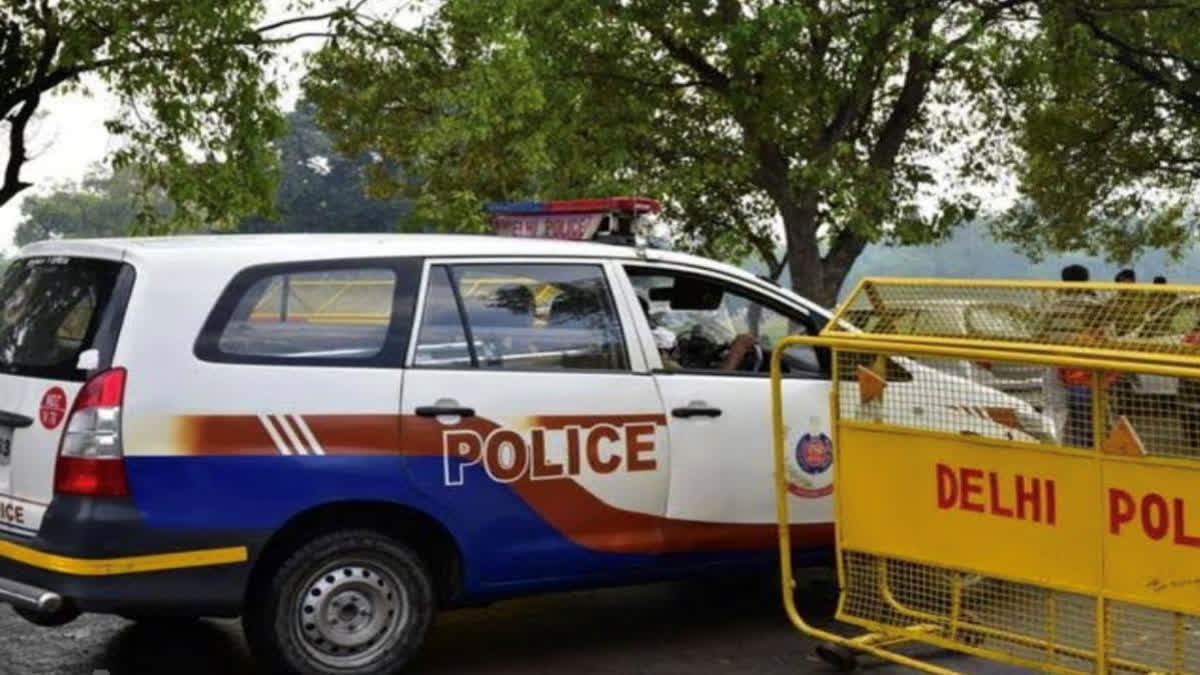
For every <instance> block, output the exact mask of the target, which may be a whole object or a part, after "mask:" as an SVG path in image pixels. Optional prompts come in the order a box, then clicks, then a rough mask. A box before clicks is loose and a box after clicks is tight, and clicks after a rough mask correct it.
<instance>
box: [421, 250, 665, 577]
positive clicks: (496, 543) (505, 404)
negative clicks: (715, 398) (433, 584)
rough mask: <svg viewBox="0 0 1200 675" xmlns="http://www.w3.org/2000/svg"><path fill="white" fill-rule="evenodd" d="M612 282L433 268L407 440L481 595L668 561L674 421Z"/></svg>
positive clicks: (592, 268) (546, 268)
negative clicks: (495, 586)
mask: <svg viewBox="0 0 1200 675" xmlns="http://www.w3.org/2000/svg"><path fill="white" fill-rule="evenodd" d="M610 273H611V270H610V265H609V264H608V263H606V262H604V261H601V260H579V259H562V260H544V259H543V260H524V261H522V260H507V259H502V260H497V259H492V260H471V261H468V260H462V259H456V260H442V261H438V260H434V261H430V262H429V263H428V264H427V266H426V269H425V279H424V282H423V291H422V294H421V297H422V299H421V302H420V306H419V310H418V311H419V315H418V323H417V325H418V330H417V334H416V336H415V338H414V339H413V340H412V346H411V348H410V355H409V362H408V368H407V370H406V376H405V383H404V393H403V397H402V404H401V409H402V413H403V418H404V422H403V426H402V434H403V442H404V445H405V447H406V448H408V449H409V450H408V453H407V454H408V469H409V472H410V475H411V480H412V481H413V482H414V483H415V484H416V485H418V486H420V489H422V490H423V491H425V493H426V495H427V496H428V497H429V498H430V499H431V500H433V501H434V502H435V503H437V504H439V505H440V508H441V509H442V510H443V511H444V512H445V513H446V514H449V515H448V517H449V518H451V519H453V521H454V522H456V523H457V528H458V529H459V531H461V532H464V533H465V535H466V536H465V540H466V544H465V545H466V546H467V548H468V549H469V550H468V558H469V559H470V560H472V561H476V562H477V563H478V567H477V568H476V569H477V570H478V571H479V579H478V580H480V581H482V582H483V583H502V582H513V581H517V580H523V579H534V578H566V577H575V576H581V575H589V574H605V575H613V576H620V575H621V574H622V573H623V572H624V571H625V570H627V569H629V568H636V567H642V566H649V565H652V564H654V560H655V558H654V556H655V554H657V553H658V552H659V551H660V550H661V520H662V517H663V516H664V514H665V511H666V504H667V487H668V477H669V475H670V470H669V469H670V467H669V462H670V458H669V455H668V445H667V442H668V439H667V432H666V418H665V417H664V415H663V410H662V407H661V403H660V401H659V397H658V392H657V390H656V389H655V386H654V380H653V379H652V378H651V377H649V376H648V373H647V372H646V368H645V363H644V360H643V357H642V354H641V352H640V351H639V350H638V349H637V348H636V341H635V340H632V339H631V336H630V334H629V333H628V331H627V330H626V327H627V326H628V324H629V316H630V313H631V312H630V310H629V308H628V307H626V306H624V305H622V304H621V303H620V302H618V300H617V298H616V297H614V294H613V292H612V288H611V283H610ZM631 346H632V347H634V348H633V349H631V348H630V347H631Z"/></svg>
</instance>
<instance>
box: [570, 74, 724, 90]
mask: <svg viewBox="0 0 1200 675" xmlns="http://www.w3.org/2000/svg"><path fill="white" fill-rule="evenodd" d="M567 75H568V76H571V77H590V78H596V79H600V80H613V81H615V82H625V83H627V84H636V85H638V86H640V87H647V88H649V89H668V90H670V89H688V88H691V87H702V86H704V85H705V82H704V81H702V80H684V81H682V82H654V81H651V80H643V79H642V78H640V77H634V76H632V75H622V74H620V73H609V72H603V71H588V70H574V71H568V72H567Z"/></svg>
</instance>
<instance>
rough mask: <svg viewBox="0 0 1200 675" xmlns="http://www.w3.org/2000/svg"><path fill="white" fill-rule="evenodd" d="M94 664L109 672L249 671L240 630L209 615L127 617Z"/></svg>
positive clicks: (244, 674)
mask: <svg viewBox="0 0 1200 675" xmlns="http://www.w3.org/2000/svg"><path fill="white" fill-rule="evenodd" d="M96 669H98V670H100V669H104V670H108V672H109V673H110V674H111V675H158V674H159V673H161V674H162V675H168V674H171V675H193V674H195V675H201V674H202V673H203V674H204V675H212V674H213V673H228V674H229V675H251V674H252V673H254V672H255V671H254V668H253V664H252V663H251V661H250V658H249V656H248V655H247V654H246V652H245V649H244V647H243V646H242V643H241V639H240V635H239V634H238V633H237V632H236V631H234V630H231V629H230V628H229V627H226V626H222V625H220V624H218V623H214V622H209V621H169V620H163V621H145V622H139V623H131V624H129V625H128V626H127V627H125V628H124V629H122V630H121V631H119V632H118V633H117V634H116V635H115V636H114V637H113V638H112V640H111V641H110V642H109V643H108V647H107V649H106V650H105V653H104V655H103V656H102V657H101V658H100V660H99V662H98V663H97V664H96Z"/></svg>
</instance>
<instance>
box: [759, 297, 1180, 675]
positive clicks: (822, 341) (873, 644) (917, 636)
mask: <svg viewBox="0 0 1200 675" xmlns="http://www.w3.org/2000/svg"><path fill="white" fill-rule="evenodd" d="M1054 287H1057V286H1054ZM1198 290H1200V289H1198ZM843 309H844V307H843ZM839 314H840V312H839ZM834 322H835V325H836V322H837V319H836V318H835V319H834ZM801 345H803V346H813V347H825V348H829V349H830V350H831V352H832V355H833V356H832V358H831V359H830V361H831V368H832V373H831V376H832V377H831V380H832V391H831V394H830V401H829V405H830V413H831V415H830V423H831V431H832V434H833V439H834V446H835V448H836V447H839V446H838V443H839V441H838V436H839V432H840V429H841V428H842V424H843V423H849V424H856V423H854V422H843V420H842V419H841V416H840V410H839V395H840V388H841V381H842V377H841V376H840V373H839V372H838V370H839V367H840V365H839V359H838V358H837V353H838V351H842V350H844V351H853V352H862V353H869V354H876V355H883V356H897V355H899V356H912V357H944V358H953V359H968V360H974V359H994V360H1008V361H1020V362H1024V363H1033V364H1039V365H1043V366H1048V367H1063V366H1068V367H1076V368H1085V369H1088V370H1090V371H1092V372H1093V390H1094V391H1096V392H1099V393H1100V395H1099V396H1095V397H1093V401H1092V405H1093V415H1092V421H1093V424H1094V427H1093V434H1092V437H1093V444H1094V447H1091V448H1079V449H1072V448H1065V447H1061V448H1060V447H1055V448H1052V449H1050V448H1040V449H1046V450H1049V451H1051V452H1062V453H1067V454H1070V455H1074V456H1086V457H1091V458H1094V459H1095V461H1096V464H1097V466H1098V467H1103V461H1106V460H1107V461H1115V462H1120V461H1136V462H1138V463H1141V464H1152V465H1153V464H1161V465H1166V466H1179V465H1180V464H1179V463H1180V461H1186V460H1181V459H1180V458H1172V457H1142V458H1137V459H1136V460H1135V459H1133V458H1121V457H1114V456H1106V455H1104V454H1103V453H1102V452H1100V444H1101V443H1102V440H1101V439H1102V438H1104V436H1105V432H1106V428H1105V426H1104V419H1103V418H1102V416H1100V415H1098V414H1095V411H1096V410H1098V409H1099V408H1100V406H1102V405H1104V404H1105V401H1104V400H1103V392H1104V388H1103V387H1100V386H1098V385H1099V380H1100V373H1101V372H1103V371H1120V372H1126V373H1140V374H1149V375H1160V376H1166V377H1177V378H1194V379H1200V366H1194V365H1193V366H1190V367H1189V366H1186V365H1183V363H1181V361H1185V360H1187V359H1186V357H1184V358H1180V357H1178V356H1177V355H1169V354H1153V353H1137V354H1133V355H1132V356H1131V354H1130V353H1129V352H1120V351H1119V350H1082V349H1078V348H1075V347H1060V346H1057V345H1036V344H1028V343H1024V344H1023V343H1015V342H1003V341H986V340H943V339H940V338H936V339H935V338H921V337H917V336H907V337H906V336H886V337H881V336H878V335H866V334H853V333H849V332H842V331H833V330H828V329H827V330H826V332H824V333H822V334H821V335H819V336H807V335H793V336H788V337H785V338H783V339H782V340H781V341H780V342H779V343H778V344H776V345H775V346H774V348H773V349H772V353H771V360H770V386H771V424H772V441H773V454H774V482H775V496H776V515H777V525H778V534H779V553H780V568H781V582H782V587H781V590H782V593H783V601H784V607H785V610H786V613H787V616H788V618H789V620H790V621H791V622H792V624H793V625H795V626H796V627H797V628H798V629H799V630H800V631H801V632H803V633H805V634H807V635H809V636H812V637H815V638H817V639H819V640H822V641H824V642H825V643H827V645H829V646H830V647H833V648H841V649H844V650H851V652H862V653H865V654H870V655H872V656H875V657H878V658H882V659H885V660H888V661H892V662H895V663H897V664H900V665H904V666H908V667H911V668H915V669H917V670H921V671H924V672H929V673H953V672H955V671H952V670H949V669H946V668H942V667H940V666H937V665H934V664H931V663H927V662H924V661H921V660H919V659H917V658H914V657H911V656H907V655H904V654H900V653H898V652H896V651H894V650H893V649H891V648H892V647H895V646H897V645H899V644H902V643H905V642H914V641H916V642H922V643H925V644H928V645H933V646H936V647H941V648H945V649H949V650H953V651H957V652H960V653H964V654H969V655H973V656H978V657H982V658H986V659H989V660H994V661H997V662H1002V663H1007V664H1011V665H1016V666H1023V667H1031V668H1035V669H1038V670H1042V671H1044V672H1062V673H1077V672H1080V671H1078V670H1076V669H1070V668H1066V667H1057V666H1054V665H1052V664H1047V663H1041V662H1036V661H1031V660H1027V659H1023V658H1019V657H1015V656H1013V655H1011V654H1004V653H999V652H996V651H994V650H985V649H978V648H976V647H973V646H971V645H970V644H966V643H964V642H963V641H956V640H954V639H953V638H954V637H955V633H956V631H959V630H962V631H970V632H995V631H994V629H991V628H989V627H986V626H978V625H970V624H969V622H968V623H963V624H961V625H960V623H959V621H958V618H957V615H958V611H959V609H958V607H957V604H958V602H957V601H958V598H959V597H960V593H961V591H960V590H955V591H953V593H952V594H953V596H954V598H955V605H956V607H955V608H954V609H953V610H952V618H951V621H950V631H951V635H950V638H945V637H941V636H940V635H938V632H940V631H941V630H942V628H941V626H939V625H937V624H936V623H933V622H931V621H930V620H931V619H937V620H938V622H941V623H944V619H945V617H944V616H931V615H928V614H922V613H921V612H919V611H914V610H912V608H904V607H902V606H901V605H900V603H898V602H895V600H896V599H895V598H894V597H891V598H890V600H889V604H892V605H893V607H896V608H898V609H899V610H900V613H901V614H905V615H907V616H910V617H911V618H912V619H913V620H914V624H913V625H911V626H907V627H905V628H903V629H900V628H897V627H896V626H892V625H886V624H882V623H878V622H871V621H868V620H863V619H861V618H853V619H847V618H846V616H845V614H844V610H845V605H844V603H845V597H846V594H845V592H844V589H845V588H846V582H847V578H846V569H845V560H844V550H843V545H842V543H843V540H842V526H841V523H842V522H843V518H842V510H843V509H842V504H841V501H840V500H839V499H838V494H839V491H838V490H837V488H836V486H837V485H838V484H840V483H841V481H842V475H841V473H842V472H841V462H839V461H835V462H834V466H833V471H834V475H833V481H834V485H835V490H834V505H833V506H834V525H835V546H836V549H837V555H836V556H835V557H836V563H837V568H836V572H837V580H838V585H839V588H840V589H843V591H842V592H841V593H840V595H839V600H838V605H837V618H838V619H839V620H841V621H845V622H847V623H851V624H854V625H858V626H860V627H862V628H865V629H867V630H868V631H869V632H867V633H865V634H863V635H860V636H858V637H846V636H843V635H839V634H836V633H832V632H829V631H825V630H822V629H819V628H816V627H814V626H812V625H810V624H809V623H807V622H806V621H805V620H804V619H803V617H802V616H801V615H800V612H799V609H798V608H797V605H796V599H795V593H794V590H795V585H796V584H795V577H794V574H793V569H792V560H791V553H792V551H791V543H790V527H789V524H790V509H789V505H788V491H787V470H786V457H785V453H786V447H785V446H786V439H785V435H786V434H785V429H784V424H783V405H782V401H783V398H782V380H783V373H782V357H783V353H784V352H785V351H786V350H787V349H788V348H790V347H794V346H801ZM1068 352H1069V353H1071V354H1077V356H1070V355H1067V353H1068ZM1117 355H1121V358H1116V356H1117ZM1161 357H1165V358H1161ZM1191 362H1192V363H1195V360H1194V359H1192V360H1191ZM870 427H871V428H872V429H875V430H883V431H889V430H891V431H896V432H905V431H907V432H908V433H917V434H920V435H926V434H933V433H937V432H926V431H920V430H914V429H907V428H904V427H896V428H891V429H889V427H888V425H880V424H877V423H871V424H870ZM979 442H980V443H985V444H999V445H1002V446H1008V445H1012V444H1019V445H1021V446H1023V447H1028V446H1029V445H1030V444H1027V443H1024V442H1021V441H1006V440H1003V439H979ZM1035 447H1036V446H1035ZM835 452H836V451H835ZM881 553H882V554H883V555H889V554H887V553H886V552H881ZM1100 555H1101V557H1102V558H1103V554H1102V553H1101V554H1100ZM881 572H882V574H883V575H884V576H883V577H882V578H881V579H880V581H881V582H882V588H883V589H884V592H885V593H890V592H889V591H887V589H888V587H889V586H888V583H887V579H886V566H885V567H881ZM962 573H968V574H969V573H971V572H969V571H959V574H962ZM954 583H961V581H956V582H954ZM1023 583H1027V581H1023ZM1043 587H1044V588H1046V589H1047V590H1051V591H1055V592H1063V593H1084V594H1086V595H1088V596H1094V598H1095V602H1096V615H1095V617H1096V618H1095V622H1096V629H1095V638H1096V644H1095V646H1094V648H1093V650H1092V651H1090V652H1088V651H1087V650H1076V649H1072V648H1067V647H1064V646H1063V645H1055V644H1051V643H1039V641H1037V640H1036V639H1031V638H1028V637H1026V636H1023V635H1019V634H1007V635H1004V636H1003V637H1004V638H1005V639H1008V640H1015V641H1019V642H1026V643H1034V644H1030V646H1031V647H1037V648H1044V649H1047V650H1050V651H1051V652H1056V653H1064V654H1069V653H1070V652H1072V651H1077V652H1079V653H1078V656H1079V657H1080V658H1084V659H1090V660H1092V661H1093V662H1094V663H1095V664H1096V669H1097V671H1098V672H1107V670H1108V666H1109V665H1110V664H1111V665H1113V666H1117V667H1121V668H1124V669H1127V670H1133V671H1137V672H1146V673H1151V672H1158V671H1157V670H1155V669H1153V668H1150V667H1147V666H1144V665H1142V664H1138V663H1134V662H1128V661H1125V660H1122V659H1108V653H1109V647H1110V642H1111V635H1110V627H1109V626H1108V625H1107V623H1108V622H1107V621H1102V620H1103V619H1104V618H1105V617H1106V616H1107V614H1106V611H1107V607H1106V603H1108V602H1114V601H1115V602H1130V599H1129V598H1122V597H1117V596H1115V595H1114V594H1111V593H1107V592H1104V591H1103V590H1102V591H1101V592H1099V593H1097V592H1095V590H1094V589H1079V588H1071V587H1068V586H1061V585H1044V586H1043ZM1051 597H1053V596H1051ZM1155 609H1163V610H1164V611H1171V612H1175V613H1176V617H1178V616H1180V612H1179V610H1178V609H1175V608H1165V607H1163V608H1155ZM922 621H924V623H921V622H922ZM1182 631H1183V626H1182V623H1181V621H1180V620H1178V618H1177V619H1176V622H1175V628H1174V639H1173V642H1174V647H1173V648H1174V650H1175V652H1176V655H1177V660H1178V659H1181V658H1182V656H1181V651H1182V647H1181V646H1180V645H1181V640H1182V638H1181V635H1182ZM826 649H829V647H826Z"/></svg>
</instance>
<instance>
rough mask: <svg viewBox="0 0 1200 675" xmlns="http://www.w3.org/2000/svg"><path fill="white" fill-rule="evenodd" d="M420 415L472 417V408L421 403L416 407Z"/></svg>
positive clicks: (473, 410)
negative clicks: (421, 404)
mask: <svg viewBox="0 0 1200 675" xmlns="http://www.w3.org/2000/svg"><path fill="white" fill-rule="evenodd" d="M417 415H420V416H421V417H474V416H475V409H474V408H459V407H455V406H440V405H423V406H420V407H419V408H417Z"/></svg>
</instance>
